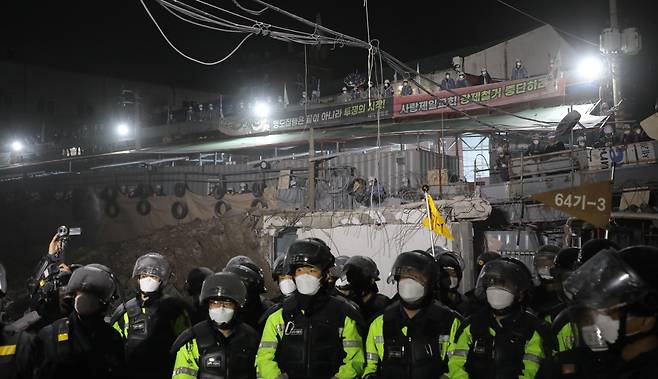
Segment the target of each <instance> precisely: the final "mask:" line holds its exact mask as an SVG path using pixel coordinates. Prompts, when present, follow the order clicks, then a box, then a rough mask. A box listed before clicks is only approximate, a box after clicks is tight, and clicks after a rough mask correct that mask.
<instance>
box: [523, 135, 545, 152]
mask: <svg viewBox="0 0 658 379" xmlns="http://www.w3.org/2000/svg"><path fill="white" fill-rule="evenodd" d="M542 152H543V148H542V146H541V144H540V142H539V134H537V133H535V134H533V135H532V140H531V142H530V145H528V149H527V150H526V151H525V154H524V155H525V156H527V157H531V156H533V155H539V154H541V153H542Z"/></svg>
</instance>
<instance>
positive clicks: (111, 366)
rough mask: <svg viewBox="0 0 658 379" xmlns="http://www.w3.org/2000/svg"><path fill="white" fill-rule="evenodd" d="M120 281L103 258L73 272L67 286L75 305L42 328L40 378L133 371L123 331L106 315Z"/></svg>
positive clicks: (101, 377) (99, 378)
mask: <svg viewBox="0 0 658 379" xmlns="http://www.w3.org/2000/svg"><path fill="white" fill-rule="evenodd" d="M115 283H116V281H115V279H114V276H113V274H112V272H111V271H110V269H109V268H107V267H105V266H103V265H99V264H90V265H87V266H84V267H82V268H79V269H78V270H76V271H75V272H74V273H73V274H72V275H71V279H70V280H69V283H68V285H67V287H66V291H67V294H69V295H71V296H74V299H75V300H74V311H73V312H72V313H71V315H70V316H69V317H67V318H62V319H59V320H57V321H55V322H54V323H52V324H51V325H49V326H46V327H45V328H43V329H42V330H41V331H40V332H39V335H38V337H37V341H36V347H35V349H34V352H35V354H36V358H35V361H36V362H37V363H38V367H37V369H36V371H35V378H38V379H45V378H53V379H55V378H62V379H64V378H70V379H75V378H95V379H110V378H112V379H114V378H116V379H120V378H126V377H129V375H128V372H127V370H126V365H125V356H124V345H123V340H122V338H121V335H120V334H119V333H118V332H117V331H116V330H114V329H113V328H112V326H110V325H108V324H107V323H106V322H105V320H104V316H105V312H106V311H107V308H108V306H109V304H110V301H111V300H112V298H113V296H114V295H115V293H116V290H117V288H116V284H115Z"/></svg>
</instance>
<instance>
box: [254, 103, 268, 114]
mask: <svg viewBox="0 0 658 379" xmlns="http://www.w3.org/2000/svg"><path fill="white" fill-rule="evenodd" d="M254 115H256V117H258V118H266V117H267V116H269V115H270V106H269V105H267V104H265V103H263V102H259V103H256V105H254Z"/></svg>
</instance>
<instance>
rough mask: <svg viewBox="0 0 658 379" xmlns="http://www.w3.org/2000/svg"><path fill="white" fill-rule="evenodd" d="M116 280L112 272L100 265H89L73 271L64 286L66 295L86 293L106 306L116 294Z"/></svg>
mask: <svg viewBox="0 0 658 379" xmlns="http://www.w3.org/2000/svg"><path fill="white" fill-rule="evenodd" d="M116 290H117V286H116V279H115V278H114V274H113V273H112V271H111V270H110V269H109V268H108V267H106V266H103V265H101V264H97V263H94V264H89V265H86V266H83V267H80V268H79V269H77V270H75V271H74V272H73V274H71V278H70V279H69V282H68V284H67V285H66V294H67V295H75V294H76V293H77V292H88V293H91V294H94V295H96V296H98V299H99V300H100V301H101V303H102V304H103V305H105V306H107V305H108V304H109V303H110V301H111V300H112V297H113V296H114V294H115V293H116Z"/></svg>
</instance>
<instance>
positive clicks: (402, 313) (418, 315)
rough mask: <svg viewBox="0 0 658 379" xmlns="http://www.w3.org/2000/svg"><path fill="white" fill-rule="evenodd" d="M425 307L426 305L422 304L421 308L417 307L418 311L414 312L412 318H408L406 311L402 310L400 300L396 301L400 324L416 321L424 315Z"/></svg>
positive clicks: (405, 324)
mask: <svg viewBox="0 0 658 379" xmlns="http://www.w3.org/2000/svg"><path fill="white" fill-rule="evenodd" d="M427 308H428V306H423V307H421V308H418V313H416V315H415V316H414V318H409V316H408V315H407V312H406V311H405V310H404V306H403V305H402V302H398V311H399V316H400V320H401V321H402V325H404V326H407V325H409V324H411V323H412V322H414V323H415V322H418V320H420V319H422V318H423V317H425V314H426V313H427Z"/></svg>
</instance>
